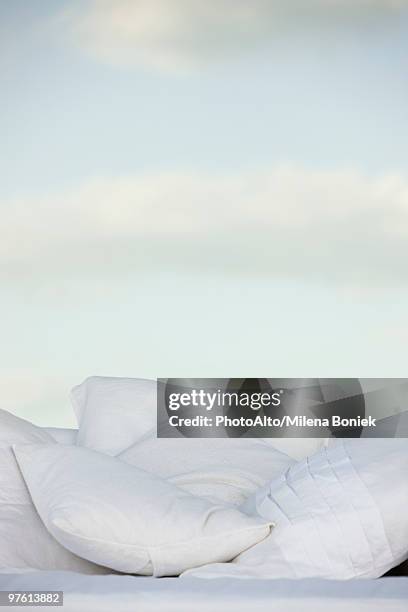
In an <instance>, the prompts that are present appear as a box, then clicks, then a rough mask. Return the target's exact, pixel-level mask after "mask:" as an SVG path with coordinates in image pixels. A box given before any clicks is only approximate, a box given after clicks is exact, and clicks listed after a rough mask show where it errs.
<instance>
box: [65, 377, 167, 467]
mask: <svg viewBox="0 0 408 612" xmlns="http://www.w3.org/2000/svg"><path fill="white" fill-rule="evenodd" d="M71 401H72V405H73V408H74V412H75V415H76V418H77V421H78V425H79V432H78V437H77V444H78V445H79V446H85V447H87V448H91V449H93V450H97V451H100V452H102V453H106V454H108V455H117V454H118V453H120V452H121V451H123V450H125V449H126V448H128V447H129V446H131V445H132V444H134V443H135V442H137V441H139V440H141V439H142V438H143V437H145V436H146V435H149V434H150V435H153V434H154V435H156V414H157V410H156V405H157V389H156V381H154V380H144V379H142V378H110V377H104V376H91V377H89V378H87V379H86V380H85V381H84V382H83V383H82V384H80V385H78V386H76V387H74V388H73V389H72V391H71Z"/></svg>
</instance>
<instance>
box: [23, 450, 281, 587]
mask: <svg viewBox="0 0 408 612" xmlns="http://www.w3.org/2000/svg"><path fill="white" fill-rule="evenodd" d="M14 452H15V455H16V458H17V461H18V464H19V466H20V469H21V471H22V474H23V476H24V479H25V481H26V483H27V486H28V488H29V490H30V493H31V496H32V499H33V501H34V504H35V506H36V508H37V510H38V512H39V514H40V516H41V518H42V520H43V521H44V524H45V525H46V527H47V529H48V530H49V531H50V533H52V535H53V536H54V537H55V538H56V539H57V540H58V541H59V542H60V543H61V544H63V546H65V547H66V548H67V549H68V550H71V551H72V552H74V553H75V554H77V555H79V556H81V557H83V558H85V559H89V560H90V561H94V562H95V563H99V564H101V565H105V566H107V567H111V568H113V569H116V570H118V571H121V572H127V573H135V574H143V575H150V574H153V575H155V576H171V575H177V574H179V573H180V572H182V571H183V570H185V569H187V568H191V567H196V566H198V565H203V564H204V563H208V562H213V561H229V560H231V559H232V558H233V557H235V556H236V555H237V554H238V553H240V552H242V551H243V550H245V549H247V548H249V547H250V546H252V545H253V544H256V543H257V542H259V541H261V540H262V539H263V538H265V537H266V536H267V535H268V534H269V531H270V526H271V524H270V522H269V521H265V520H264V519H261V518H259V517H257V516H254V517H249V516H246V515H245V514H243V513H241V512H239V511H238V510H236V509H233V508H229V507H224V506H220V505H214V504H212V503H210V502H209V501H207V500H205V499H201V498H199V497H196V496H193V495H190V494H189V493H187V492H185V491H183V490H182V489H179V488H178V487H177V486H175V485H173V484H171V483H169V482H166V481H165V480H162V479H161V478H158V477H157V476H154V475H152V474H149V473H147V472H144V471H142V470H139V469H137V468H135V467H133V466H131V465H128V464H126V463H124V462H123V461H120V460H119V459H116V458H114V457H110V456H108V455H103V454H101V453H98V452H95V451H91V450H89V449H85V448H80V447H78V446H76V447H75V446H62V445H57V444H47V445H44V444H30V445H25V446H15V447H14Z"/></svg>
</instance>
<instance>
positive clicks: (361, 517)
mask: <svg viewBox="0 0 408 612" xmlns="http://www.w3.org/2000/svg"><path fill="white" fill-rule="evenodd" d="M407 475H408V440H407V439H377V440H376V439H344V440H338V441H337V443H336V444H333V445H331V446H330V447H329V448H326V449H323V450H322V451H320V452H318V453H316V454H315V455H313V456H312V457H309V458H308V459H306V460H303V461H301V462H299V463H297V464H295V465H293V466H292V467H291V468H289V470H288V471H287V472H286V473H285V474H283V475H282V476H281V477H280V478H277V479H275V480H273V481H272V482H271V483H269V484H268V485H266V486H265V487H264V488H262V489H261V490H259V491H258V492H257V493H256V494H255V495H254V496H253V497H251V498H250V499H248V501H247V502H246V504H245V506H244V508H243V509H244V510H245V511H247V512H248V513H250V514H255V515H259V516H261V517H262V518H263V519H265V520H270V521H271V522H274V523H275V524H276V527H275V529H274V530H273V534H272V535H271V537H268V538H267V539H266V540H264V541H263V542H261V543H260V544H258V545H257V546H255V547H253V548H252V549H251V550H249V551H247V552H244V553H243V554H241V555H239V556H238V557H237V559H235V560H234V562H233V563H231V564H228V565H223V564H215V565H210V566H207V567H203V568H199V569H198V570H195V571H192V572H186V575H195V576H200V577H207V578H211V577H221V576H222V577H226V576H239V577H258V578H307V577H319V578H332V579H337V580H338V579H349V578H377V577H379V576H382V575H383V574H384V573H385V572H387V571H388V570H389V569H391V568H392V567H394V566H396V565H398V564H399V563H401V562H402V561H403V560H404V559H406V558H407V557H408V513H407V511H406V509H407V507H408V477H407Z"/></svg>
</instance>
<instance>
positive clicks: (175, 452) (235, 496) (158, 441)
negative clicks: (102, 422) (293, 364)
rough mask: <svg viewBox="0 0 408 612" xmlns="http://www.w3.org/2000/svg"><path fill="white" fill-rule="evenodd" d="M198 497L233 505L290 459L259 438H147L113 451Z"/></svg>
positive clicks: (243, 499)
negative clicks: (119, 451)
mask: <svg viewBox="0 0 408 612" xmlns="http://www.w3.org/2000/svg"><path fill="white" fill-rule="evenodd" d="M118 457H119V458H120V459H122V461H126V463H130V464H131V465H134V466H136V467H138V468H140V469H142V470H146V471H149V472H152V473H153V474H156V475H157V476H160V477H162V478H166V479H169V480H170V481H171V482H173V483H174V484H177V485H178V486H179V487H182V488H183V489H185V490H187V491H189V492H190V493H192V494H194V495H199V496H200V497H207V498H210V499H212V500H217V501H218V502H224V503H230V504H234V505H236V506H239V505H240V504H242V503H243V502H244V501H245V499H246V498H247V497H248V495H250V494H251V493H253V492H254V491H256V490H257V489H258V488H259V487H260V486H262V485H263V484H265V482H267V481H269V480H271V478H274V477H276V476H278V475H280V474H281V473H282V472H283V471H285V470H286V469H287V468H288V467H289V466H290V465H292V463H293V460H292V459H291V458H290V457H288V456H287V455H285V454H283V453H281V452H279V451H278V450H276V449H274V448H273V447H272V446H270V445H269V444H268V443H266V442H265V441H263V440H260V439H251V438H233V439H224V438H190V439H187V438H156V437H152V436H150V437H148V438H145V439H144V440H142V441H141V442H139V443H137V444H134V445H133V446H131V447H130V448H128V449H127V450H125V451H124V452H123V453H121V454H120V455H118Z"/></svg>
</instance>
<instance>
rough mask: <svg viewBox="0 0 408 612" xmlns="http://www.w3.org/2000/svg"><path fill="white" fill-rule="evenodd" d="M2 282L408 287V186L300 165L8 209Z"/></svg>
mask: <svg viewBox="0 0 408 612" xmlns="http://www.w3.org/2000/svg"><path fill="white" fill-rule="evenodd" d="M1 210H2V224H1V228H0V275H1V276H2V277H3V278H6V277H7V278H8V279H9V280H10V281H16V280H17V281H18V279H21V278H22V277H23V276H24V275H25V276H27V277H30V278H33V279H34V278H36V277H37V278H38V276H41V275H46V274H53V275H55V276H56V278H58V277H59V278H63V277H64V275H65V276H66V275H81V274H92V275H97V274H102V275H106V276H107V277H109V276H113V275H114V276H118V275H120V274H138V273H151V272H153V271H155V270H156V271H157V270H164V269H170V270H173V271H174V270H175V271H183V270H190V271H193V272H195V273H197V274H199V273H200V272H206V273H207V272H210V273H220V274H225V273H227V274H234V273H236V274H239V275H244V276H245V275H247V274H249V275H251V276H256V275H262V276H264V277H268V278H301V279H303V280H306V281H307V280H318V281H325V282H335V283H345V282H347V283H350V282H351V283H354V284H357V285H384V284H390V283H391V284H395V283H397V284H399V285H401V284H402V285H406V284H407V276H406V261H407V258H408V178H407V177H405V176H402V175H398V174H395V175H393V174H387V175H383V176H378V177H370V176H366V175H364V174H361V173H359V172H357V171H354V170H332V171H323V170H320V171H312V170H309V169H306V168H304V167H299V166H294V165H280V166H273V167H271V168H269V169H263V170H257V171H248V172H242V173H240V174H231V175H222V174H215V173H214V174H199V173H193V172H187V171H185V172H181V171H180V172H171V173H162V174H151V175H149V174H144V175H138V176H128V177H116V178H110V179H108V178H103V179H94V180H90V181H88V182H86V183H84V184H82V185H80V186H78V187H77V188H76V189H73V190H72V191H70V192H66V193H60V194H58V193H56V194H54V195H47V196H44V197H23V198H19V199H13V200H10V201H7V202H3V203H2V205H1Z"/></svg>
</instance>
